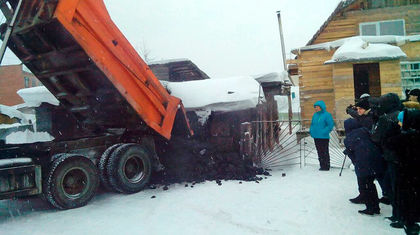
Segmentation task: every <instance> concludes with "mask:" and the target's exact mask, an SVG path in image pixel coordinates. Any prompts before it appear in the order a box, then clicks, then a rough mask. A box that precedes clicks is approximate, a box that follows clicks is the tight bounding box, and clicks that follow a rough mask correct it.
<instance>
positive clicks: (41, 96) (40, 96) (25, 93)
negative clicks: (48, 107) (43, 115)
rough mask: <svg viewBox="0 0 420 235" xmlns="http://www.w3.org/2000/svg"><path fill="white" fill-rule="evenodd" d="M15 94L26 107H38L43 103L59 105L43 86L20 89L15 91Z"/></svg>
mask: <svg viewBox="0 0 420 235" xmlns="http://www.w3.org/2000/svg"><path fill="white" fill-rule="evenodd" d="M17 94H18V95H19V96H20V97H22V99H23V101H25V103H26V105H27V106H28V107H38V106H40V105H41V103H43V102H44V103H49V104H52V105H56V106H57V105H59V101H58V100H57V99H56V98H55V96H54V95H53V94H51V92H50V91H49V90H48V89H47V88H46V87H44V86H38V87H31V88H24V89H20V90H18V91H17Z"/></svg>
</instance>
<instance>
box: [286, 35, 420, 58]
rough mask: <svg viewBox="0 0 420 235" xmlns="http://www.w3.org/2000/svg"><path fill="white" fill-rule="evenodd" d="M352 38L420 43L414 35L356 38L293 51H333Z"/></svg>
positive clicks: (370, 41) (295, 52)
mask: <svg viewBox="0 0 420 235" xmlns="http://www.w3.org/2000/svg"><path fill="white" fill-rule="evenodd" d="M352 38H360V39H361V40H363V41H365V42H368V43H386V44H395V45H398V46H401V45H404V44H405V43H407V42H418V41H420V35H413V36H393V35H387V36H354V37H349V38H343V39H339V40H336V41H332V42H325V43H320V44H315V45H310V46H304V47H301V48H296V49H293V50H292V53H293V54H299V52H300V51H312V50H327V51H329V50H332V49H335V48H338V47H341V46H342V45H344V43H345V42H347V41H348V40H352Z"/></svg>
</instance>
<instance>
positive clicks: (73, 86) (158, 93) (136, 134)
mask: <svg viewBox="0 0 420 235" xmlns="http://www.w3.org/2000/svg"><path fill="white" fill-rule="evenodd" d="M20 3H21V4H20ZM19 6H21V7H19ZM0 9H1V11H2V12H3V15H4V16H5V17H6V20H7V24H3V25H2V26H1V27H0V32H1V36H2V37H4V38H5V42H7V46H8V47H9V48H10V49H11V50H12V51H13V52H14V53H15V54H16V55H17V56H18V57H19V58H20V59H21V60H22V62H23V63H24V64H25V65H26V66H27V67H28V68H29V69H30V70H31V71H32V72H33V73H34V74H35V75H36V76H37V78H38V79H39V80H41V82H42V83H43V84H44V85H45V86H46V87H47V89H48V90H49V91H50V92H51V93H52V94H53V95H54V96H55V97H57V99H58V100H59V101H60V105H62V106H63V107H64V108H65V110H66V112H65V113H66V115H67V113H72V114H73V115H74V117H75V118H76V120H77V122H78V128H75V130H77V131H80V129H86V130H89V131H87V132H88V133H89V135H81V137H78V136H77V135H74V136H72V137H71V138H66V139H60V140H57V139H56V140H54V141H53V142H47V143H42V144H37V143H34V144H16V145H7V144H6V145H2V144H1V143H0V160H1V162H0V184H1V187H0V200H1V199H7V198H11V197H22V196H31V195H38V194H43V195H44V197H43V198H45V199H46V200H47V201H48V202H49V203H50V204H51V205H52V206H54V207H56V208H59V209H70V208H75V207H80V206H83V205H86V203H88V202H89V200H90V199H91V198H92V197H93V196H94V194H95V192H96V189H97V187H98V185H99V182H100V183H101V184H102V185H103V186H104V188H105V189H107V190H111V191H115V192H120V193H135V192H138V191H140V190H142V189H143V188H144V187H145V186H146V185H147V183H148V182H149V180H150V177H151V172H152V170H159V169H161V165H160V163H159V158H158V156H157V154H156V151H155V143H154V141H155V139H156V138H158V139H161V136H162V137H164V138H166V139H170V137H171V133H172V129H173V128H174V121H175V117H176V115H177V113H179V114H181V115H179V116H178V117H177V119H178V120H184V124H185V125H182V124H180V125H177V126H176V128H175V129H176V130H183V129H184V128H183V127H184V126H185V127H187V129H188V130H190V129H189V125H188V120H187V119H186V116H185V110H184V108H183V106H182V103H181V100H180V99H178V98H176V97H174V96H171V95H169V93H168V92H167V91H166V90H165V88H164V87H163V86H162V85H161V84H160V82H159V81H158V79H157V78H156V77H155V76H154V75H153V73H152V71H151V70H150V68H149V67H148V66H147V65H146V64H145V63H144V61H143V60H142V59H141V58H140V56H139V55H138V54H137V52H136V51H135V50H134V48H133V47H132V46H131V45H130V43H129V42H128V41H127V39H126V38H125V37H124V36H123V35H122V34H121V32H120V31H119V30H118V28H117V27H116V26H115V25H114V23H113V22H112V21H111V18H110V17H109V15H108V12H107V11H106V8H105V5H104V3H103V1H102V0H7V1H0ZM14 15H16V16H17V18H16V22H15V25H14V27H13V31H12V34H10V32H11V31H10V29H11V28H12V27H11V26H13V22H14V20H13V19H15V18H14ZM8 35H10V40H9V41H7V38H8ZM2 48H4V47H3V46H2ZM69 117H70V115H69ZM182 117H183V118H182ZM60 120H61V119H60ZM62 122H66V121H62ZM66 123H67V122H66ZM156 133H157V134H156ZM190 133H191V130H190ZM191 134H192V133H191Z"/></svg>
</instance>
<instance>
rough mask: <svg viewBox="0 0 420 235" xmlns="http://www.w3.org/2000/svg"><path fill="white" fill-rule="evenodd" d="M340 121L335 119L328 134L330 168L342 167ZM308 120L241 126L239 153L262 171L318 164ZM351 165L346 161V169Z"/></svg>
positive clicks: (260, 122) (263, 122)
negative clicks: (288, 166)
mask: <svg viewBox="0 0 420 235" xmlns="http://www.w3.org/2000/svg"><path fill="white" fill-rule="evenodd" d="M342 124H343V121H341V120H335V128H334V130H333V131H332V132H331V134H330V144H329V152H330V163H331V167H341V166H342V164H343V160H344V158H345V155H344V154H343V150H344V145H343V139H344V130H343V125H342ZM309 125H310V120H292V121H288V120H286V121H255V122H247V123H243V124H242V126H241V133H242V136H241V152H242V154H243V155H244V156H246V157H249V158H251V159H252V161H253V162H254V164H255V165H257V166H260V167H263V168H276V167H282V166H287V165H300V166H301V167H303V166H305V165H312V164H315V165H318V164H319V162H318V155H317V151H316V147H315V143H314V140H313V138H311V137H310V135H309ZM349 166H350V161H347V163H346V164H345V167H349Z"/></svg>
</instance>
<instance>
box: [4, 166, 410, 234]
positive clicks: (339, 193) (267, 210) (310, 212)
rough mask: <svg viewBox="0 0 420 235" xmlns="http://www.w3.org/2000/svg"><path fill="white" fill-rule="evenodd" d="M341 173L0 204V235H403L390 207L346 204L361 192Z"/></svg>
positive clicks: (290, 171) (292, 173)
mask: <svg viewBox="0 0 420 235" xmlns="http://www.w3.org/2000/svg"><path fill="white" fill-rule="evenodd" d="M338 172H339V169H332V170H331V171H330V172H319V171H318V168H317V167H312V166H307V167H305V168H303V169H299V168H285V169H284V170H280V171H274V172H273V176H271V177H268V179H265V180H263V181H261V182H260V183H259V184H257V183H255V182H243V183H242V184H240V183H239V181H229V182H226V181H223V182H222V183H223V185H222V186H218V185H217V184H216V183H215V182H205V183H201V184H196V185H195V186H194V188H191V187H187V188H186V187H185V186H184V185H172V186H170V188H169V190H168V191H163V190H162V188H160V189H154V190H151V189H148V190H145V191H143V192H140V193H137V194H133V195H120V194H113V193H103V194H101V195H99V196H96V197H95V198H94V199H93V201H91V203H89V205H87V206H85V207H83V208H78V209H73V210H67V211H56V210H51V209H46V206H45V204H43V203H42V202H41V201H39V200H31V201H29V202H28V201H26V200H24V201H0V234H1V235H3V234H7V235H14V234H19V235H21V234H22V235H26V234H31V235H36V234H72V235H75V234H101V235H102V234H119V235H123V234H358V235H359V234H382V235H386V234H393V235H396V234H404V233H403V230H396V229H392V228H391V227H390V226H389V225H388V224H389V223H388V222H387V221H385V220H384V217H385V216H389V215H390V211H391V208H390V206H385V205H383V204H381V215H379V216H373V217H371V216H365V215H360V214H358V213H357V210H360V209H364V205H354V204H351V203H350V202H349V201H348V199H349V198H351V197H353V196H356V194H357V184H356V178H355V175H354V172H353V171H351V170H345V171H344V172H343V176H342V177H338ZM282 173H286V176H285V177H282ZM152 196H156V198H153V199H152V198H151V197H152Z"/></svg>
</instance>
